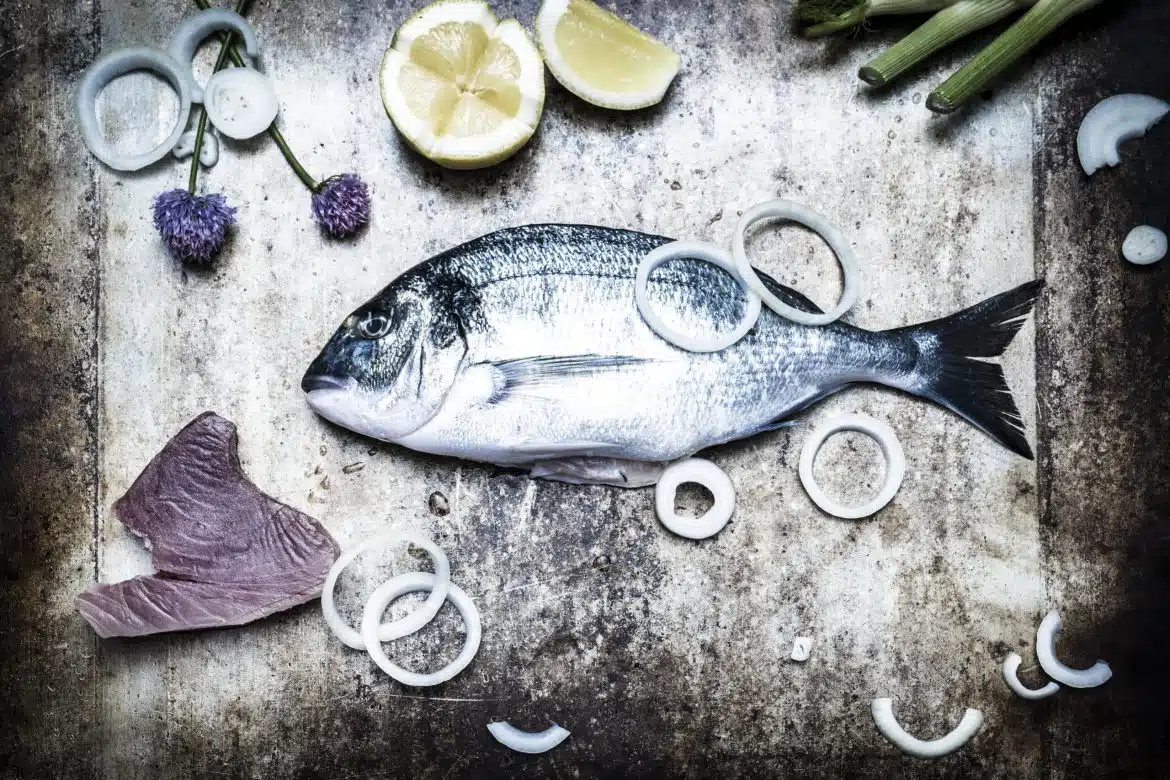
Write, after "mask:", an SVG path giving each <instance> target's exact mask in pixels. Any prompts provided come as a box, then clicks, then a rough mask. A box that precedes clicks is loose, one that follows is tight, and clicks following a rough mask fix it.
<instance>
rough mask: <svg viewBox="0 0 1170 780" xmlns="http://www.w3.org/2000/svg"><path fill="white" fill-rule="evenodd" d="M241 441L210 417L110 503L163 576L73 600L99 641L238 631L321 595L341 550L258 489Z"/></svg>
mask: <svg viewBox="0 0 1170 780" xmlns="http://www.w3.org/2000/svg"><path fill="white" fill-rule="evenodd" d="M237 441H238V440H237V438H236V427H235V426H234V425H232V423H231V422H229V421H228V420H225V419H224V418H222V417H220V416H219V415H217V414H214V413H212V412H205V413H204V414H202V415H200V416H199V417H197V418H195V419H194V420H192V421H191V422H190V423H188V424H187V427H185V428H183V430H181V431H179V433H178V434H176V435H175V437H174V438H173V439H171V440H170V441H169V442H167V445H166V446H165V447H163V450H162V452H160V453H159V454H158V455H156V456H155V458H154V460H152V461H151V462H150V464H149V465H148V466H147V467H146V469H145V470H144V471H143V472H142V473H141V474H140V475H139V476H138V479H136V480H135V481H134V484H133V485H132V486H131V487H130V490H129V491H127V492H126V495H124V496H122V497H121V498H120V499H118V501H117V502H116V503H115V504H114V511H115V512H116V513H117V515H118V518H119V519H120V520H121V521H122V524H123V525H125V526H126V527H127V528H128V529H130V530H131V531H133V532H134V533H135V534H137V535H138V536H141V537H142V538H143V539H145V540H146V543H147V546H149V547H150V549H151V553H152V561H153V563H154V567H155V569H157V570H158V571H157V573H155V574H152V575H149V576H141V577H135V578H134V579H130V580H126V581H124V582H116V583H112V584H108V585H101V584H99V585H95V586H94V587H92V588H90V589H89V590H87V591H86V592H85V593H82V594H81V595H80V596H78V597H77V611H78V612H80V613H81V616H82V617H84V618H85V619H86V620H87V621H89V624H90V625H91V626H93V629H94V631H96V632H97V633H98V635H99V636H102V637H111V636H144V635H146V634H157V633H161V632H164V631H186V630H190V629H196V628H217V627H221V626H238V625H242V624H244V623H250V622H251V621H253V620H256V619H258V618H262V617H265V616H266V615H271V614H272V613H274V612H280V611H281V610H284V609H288V608H289V607H292V606H296V605H297V604H303V603H305V602H306V601H310V600H312V599H314V598H316V597H317V596H319V595H321V587H322V585H323V584H324V582H325V576H326V575H327V574H328V573H329V568H330V567H331V566H332V565H333V562H334V561H335V560H337V556H338V555H339V554H340V549H339V548H338V546H337V542H335V541H334V540H333V537H332V536H330V535H329V532H328V531H326V530H325V528H324V527H322V526H321V524H320V523H318V522H317V521H316V520H314V519H313V518H311V517H309V516H308V515H306V514H304V513H303V512H298V511H297V510H296V509H293V508H292V507H290V506H288V505H287V504H282V503H281V502H279V501H277V500H276V499H274V498H272V497H271V496H268V495H266V494H265V493H263V492H262V491H261V490H260V489H259V488H257V487H256V486H255V485H254V484H252V482H251V481H250V480H249V479H248V478H247V477H246V476H245V475H244V472H243V470H242V469H241V468H240V459H239V456H238V455H237V454H236V445H237Z"/></svg>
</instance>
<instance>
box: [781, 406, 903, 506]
mask: <svg viewBox="0 0 1170 780" xmlns="http://www.w3.org/2000/svg"><path fill="white" fill-rule="evenodd" d="M843 431H856V432H857V433H863V434H865V435H866V436H868V437H870V438H871V439H873V440H874V441H876V442H877V443H878V446H879V447H881V450H882V455H883V457H885V459H886V478H885V481H884V482H883V483H882V488H881V490H880V491H878V494H877V495H876V496H874V497H873V498H872V499H870V500H869V501H867V502H866V503H864V504H862V505H861V506H854V507H849V506H843V505H841V504H839V503H837V502H836V501H834V500H833V499H831V498H829V496H828V495H827V494H826V493H825V491H824V490H822V489H821V486H820V485H818V484H817V483H816V480H815V479H814V478H813V462H814V461H815V460H816V458H817V453H818V452H820V450H821V446H822V445H823V444H824V443H825V440H826V439H828V438H829V437H830V436H832V435H833V434H834V433H840V432H843ZM905 473H906V455H905V453H904V452H903V451H902V444H901V442H899V441H898V437H897V435H895V434H894V429H893V428H891V427H890V426H889V425H887V424H885V423H884V422H882V421H881V420H875V419H873V418H872V417H867V416H865V415H864V414H840V415H837V416H835V417H831V418H829V419H828V420H826V421H825V423H824V425H822V426H821V427H820V428H818V429H817V430H816V431H815V432H813V434H812V435H810V436H809V437H808V438H807V439H806V440H805V442H804V448H803V449H801V451H800V482H801V484H802V485H804V490H805V492H806V493H808V497H809V498H811V499H812V500H813V503H814V504H816V505H817V506H819V507H820V508H821V509H822V510H824V511H825V512H828V513H829V514H831V515H833V516H834V517H840V518H842V519H845V520H857V519H859V518H862V517H869V516H870V515H872V514H874V513H876V512H878V511H879V510H881V509H882V507H884V506H885V505H886V504H888V503H890V501H891V500H892V499H893V498H894V494H895V493H897V492H898V488H899V487H901V485H902V477H903V476H904V475H905Z"/></svg>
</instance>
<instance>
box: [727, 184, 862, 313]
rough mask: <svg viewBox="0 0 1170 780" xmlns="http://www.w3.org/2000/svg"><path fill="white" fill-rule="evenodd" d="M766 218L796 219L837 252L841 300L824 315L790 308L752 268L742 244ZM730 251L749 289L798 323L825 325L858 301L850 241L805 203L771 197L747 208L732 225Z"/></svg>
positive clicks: (854, 261)
mask: <svg viewBox="0 0 1170 780" xmlns="http://www.w3.org/2000/svg"><path fill="white" fill-rule="evenodd" d="M769 218H779V219H787V220H791V221H793V222H799V223H800V224H802V225H804V226H805V227H807V228H809V229H811V230H813V231H815V232H816V233H817V234H818V235H820V237H821V238H823V239H824V240H825V243H826V244H828V245H829V248H830V249H832V250H833V253H834V254H835V255H837V260H838V261H839V262H840V263H841V274H842V276H844V277H845V285H844V289H843V290H842V291H841V300H839V301H838V302H837V305H836V306H834V307H833V309H832V310H831V311H828V312H825V313H823V314H813V313H811V312H807V311H801V310H800V309H796V308H793V307H792V306H789V305H788V304H787V303H785V302H784V301H782V300H780V299H779V298H777V297H776V296H775V295H773V294H772V293H771V291H769V290H768V288H767V287H765V286H764V283H763V282H762V281H760V277H759V275H758V274H757V273H756V272H755V269H753V268H752V265H751V263H750V262H748V257H747V249H746V247H745V246H744V243H745V240H746V235H747V231H748V228H749V227H751V226H752V225H754V224H755V223H756V222H759V221H760V220H761V219H769ZM731 254H732V256H733V257H734V258H735V267H736V269H737V270H738V271H739V277H740V278H741V279H743V280H744V282H745V283H746V284H747V286H748V288H749V289H751V291H752V292H754V293H756V294H757V295H759V296H760V298H762V299H763V301H764V303H765V304H767V306H768V308H769V309H771V310H772V311H774V312H776V313H777V314H779V315H780V316H781V317H785V318H787V319H790V320H792V321H793V322H798V323H800V324H801V325H828V324H829V323H830V322H833V321H835V320H837V319H838V318H840V317H841V315H842V314H844V313H845V312H847V311H849V309H850V307H851V306H853V304H854V303H856V302H857V293H858V283H857V274H858V268H857V260H856V259H855V258H854V256H853V249H852V248H851V247H850V246H849V242H848V241H847V240H845V234H844V233H842V232H841V231H840V230H839V229H838V228H837V226H836V225H834V224H833V223H832V222H829V220H828V219H826V218H825V217H823V216H821V215H820V214H818V213H817V212H815V211H813V210H812V209H810V208H809V207H808V206H804V205H802V204H800V203H793V202H792V201H790V200H771V201H768V202H767V203H761V204H759V205H758V206H753V207H752V208H750V209H748V210H747V211H746V212H744V215H743V216H742V217H740V219H739V223H738V224H736V226H735V234H734V236H732V239H731Z"/></svg>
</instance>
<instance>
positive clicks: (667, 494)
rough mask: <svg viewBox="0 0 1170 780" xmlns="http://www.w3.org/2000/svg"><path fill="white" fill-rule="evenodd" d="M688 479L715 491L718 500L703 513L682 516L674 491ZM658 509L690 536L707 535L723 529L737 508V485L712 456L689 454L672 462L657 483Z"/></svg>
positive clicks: (675, 529)
mask: <svg viewBox="0 0 1170 780" xmlns="http://www.w3.org/2000/svg"><path fill="white" fill-rule="evenodd" d="M684 482H695V483H697V484H699V485H702V486H703V487H705V488H707V489H708V490H710V491H711V495H712V496H713V497H714V498H715V503H714V504H713V505H712V507H711V508H710V509H708V510H707V511H706V512H705V513H703V516H702V517H682V516H681V515H679V514H678V513H677V512H675V511H674V495H675V491H677V490H678V486H679V485H681V484H683V483H684ZM654 511H655V513H656V514H657V515H658V519H659V520H660V521H661V522H662V524H663V525H664V526H666V527H667V529H668V530H670V531H671V532H673V533H676V534H678V535H679V536H683V537H686V538H687V539H707V538H709V537H712V536H714V535H715V534H717V533H719V532H720V531H722V530H723V527H724V526H726V525H727V521H728V520H730V519H731V514H732V512H734V511H735V487H734V486H733V485H732V484H731V478H730V477H729V476H727V473H726V472H725V471H723V469H721V468H719V467H718V466H716V465H715V464H714V463H712V462H711V461H709V460H703V459H702V458H688V459H687V460H680V461H678V462H677V463H672V464H670V465H669V466H667V467H666V469H665V470H664V471H663V472H662V476H661V477H659V478H658V484H657V485H655V486H654Z"/></svg>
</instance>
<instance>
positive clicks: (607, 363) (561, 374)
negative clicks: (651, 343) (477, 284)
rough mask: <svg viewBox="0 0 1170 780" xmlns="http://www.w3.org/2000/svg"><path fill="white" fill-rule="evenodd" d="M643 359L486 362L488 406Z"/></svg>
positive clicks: (589, 357)
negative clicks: (489, 385) (490, 384)
mask: <svg viewBox="0 0 1170 780" xmlns="http://www.w3.org/2000/svg"><path fill="white" fill-rule="evenodd" d="M649 362H651V361H649V360H648V359H646V358H636V357H624V356H621V355H617V356H605V355H566V356H564V357H546V356H541V357H530V358H518V359H516V360H504V361H501V362H498V363H489V364H488V365H489V366H491V368H492V373H493V377H492V379H493V385H494V387H493V391H492V395H491V397H490V398H489V399H488V403H493V404H498V403H501V402H502V401H505V400H507V399H508V398H509V397H511V396H515V395H524V394H528V395H539V394H540V389H541V388H542V387H547V386H548V385H550V384H554V383H557V382H563V381H566V380H570V381H571V380H574V379H581V378H582V377H587V376H594V375H596V374H600V373H606V372H611V371H621V370H622V369H626V368H630V367H631V366H637V365H641V364H643V363H649Z"/></svg>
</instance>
